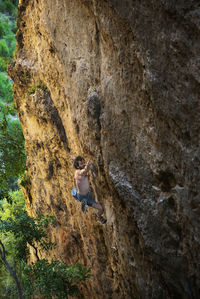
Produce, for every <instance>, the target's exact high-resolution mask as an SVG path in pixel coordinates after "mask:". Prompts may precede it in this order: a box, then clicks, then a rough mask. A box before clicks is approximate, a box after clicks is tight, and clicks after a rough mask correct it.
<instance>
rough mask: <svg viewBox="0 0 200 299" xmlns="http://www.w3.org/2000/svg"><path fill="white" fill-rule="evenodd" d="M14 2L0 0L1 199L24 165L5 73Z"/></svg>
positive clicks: (10, 51)
mask: <svg viewBox="0 0 200 299" xmlns="http://www.w3.org/2000/svg"><path fill="white" fill-rule="evenodd" d="M17 4H18V1H17V0H4V1H2V0H0V182H1V185H0V199H2V198H3V197H4V196H8V190H9V188H11V187H13V186H14V188H15V187H16V183H15V184H14V185H13V184H11V183H10V182H13V181H14V182H16V178H17V177H18V176H19V175H21V174H22V173H23V172H24V169H25V151H24V138H23V134H22V130H21V126H20V123H19V120H18V119H17V113H16V110H15V108H14V104H13V96H12V81H11V80H10V79H9V78H8V76H7V74H6V70H7V64H8V63H9V62H10V60H11V59H12V57H13V52H14V50H15V46H16V40H15V36H14V33H15V32H16V11H17Z"/></svg>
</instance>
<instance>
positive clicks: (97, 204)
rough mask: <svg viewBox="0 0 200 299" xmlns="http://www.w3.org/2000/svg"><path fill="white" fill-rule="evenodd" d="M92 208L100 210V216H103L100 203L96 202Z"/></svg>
mask: <svg viewBox="0 0 200 299" xmlns="http://www.w3.org/2000/svg"><path fill="white" fill-rule="evenodd" d="M92 207H93V208H95V209H96V210H98V216H101V215H102V214H103V207H102V205H101V204H100V203H97V202H95V203H93V205H92Z"/></svg>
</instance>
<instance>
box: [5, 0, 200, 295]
mask: <svg viewBox="0 0 200 299" xmlns="http://www.w3.org/2000/svg"><path fill="white" fill-rule="evenodd" d="M199 18H200V7H199V1H184V0H182V1H181V0H180V1H176V3H174V1H164V0H159V1H155V0H151V1H150V0H146V1H131V0H127V1H120V0H108V1H103V0H102V1H97V0H93V1H92V0H82V1H81V0H73V1H61V0H60V1H53V0H48V1H44V0H29V1H28V0H21V1H20V5H19V19H18V26H19V29H18V33H17V39H18V46H19V51H18V53H17V54H16V61H15V63H14V64H13V65H11V66H10V69H9V71H10V74H11V76H12V78H13V80H14V98H15V102H16V106H17V108H18V111H19V115H20V120H21V123H22V126H23V130H24V136H25V140H26V151H27V154H28V161H27V167H28V172H29V174H30V176H31V185H30V186H29V187H28V189H27V192H26V196H27V206H28V209H29V212H30V214H32V215H34V214H37V213H41V212H42V213H51V214H53V215H55V216H56V217H57V225H55V227H53V228H52V229H51V231H50V232H49V236H50V238H51V239H52V240H55V241H56V242H57V244H58V247H57V249H56V250H55V251H54V252H52V253H51V257H56V258H61V259H63V260H65V261H66V262H68V263H71V262H76V261H80V262H83V263H85V264H86V265H87V266H88V267H91V268H92V274H93V277H92V278H91V279H90V281H88V283H87V287H83V294H84V297H85V298H142V299H143V298H156V299H157V298H198V296H199V293H200V289H199V286H200V269H199V265H200V256H199V249H200V225H199V216H200V208H199V195H200V184H199V152H200V150H199V114H200V113H199V112H200V111H199V110H200V107H199V93H200V87H199V84H200V72H199V66H200V59H199V53H200V40H199V36H200V22H199ZM33 86H35V88H34V89H33V88H32V92H31V91H30V88H31V87H33ZM77 154H81V155H84V156H85V157H86V158H90V159H91V160H92V161H93V162H94V163H95V167H96V171H97V179H96V188H97V192H96V199H97V200H98V201H99V202H101V203H102V205H103V206H104V209H105V214H106V217H107V219H108V223H107V224H106V225H105V226H102V225H101V224H99V223H98V222H97V219H96V214H95V211H93V210H92V209H89V210H88V214H87V215H83V214H82V213H81V209H80V206H79V204H78V203H77V202H75V201H74V200H73V198H72V196H71V189H72V187H73V167H72V165H73V158H74V157H75V156H76V155H77ZM93 186H94V184H93ZM41 255H42V253H41ZM49 258H50V257H49Z"/></svg>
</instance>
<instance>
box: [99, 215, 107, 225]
mask: <svg viewBox="0 0 200 299" xmlns="http://www.w3.org/2000/svg"><path fill="white" fill-rule="evenodd" d="M98 219H99V221H100V222H101V223H102V224H106V222H107V219H105V218H103V216H99V217H98Z"/></svg>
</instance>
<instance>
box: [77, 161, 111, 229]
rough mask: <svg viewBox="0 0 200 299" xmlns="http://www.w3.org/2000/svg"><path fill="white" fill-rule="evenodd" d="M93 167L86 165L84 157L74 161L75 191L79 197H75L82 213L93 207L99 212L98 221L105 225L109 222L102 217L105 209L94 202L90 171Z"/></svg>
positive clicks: (88, 163)
mask: <svg viewBox="0 0 200 299" xmlns="http://www.w3.org/2000/svg"><path fill="white" fill-rule="evenodd" d="M92 167H93V164H92V163H91V162H90V161H88V162H87V163H86V164H85V160H84V158H83V157H81V156H78V157H76V158H75V160H74V168H75V169H76V170H75V174H74V181H75V187H76V188H75V189H73V190H76V191H77V194H76V195H77V197H75V196H74V194H73V191H72V194H73V196H74V197H75V198H76V199H78V200H79V201H80V202H81V207H82V211H83V212H85V209H86V206H89V207H92V208H94V209H97V210H98V219H99V221H100V222H101V223H103V224H105V223H106V222H107V220H106V219H105V218H104V217H103V216H102V214H103V207H102V205H101V204H100V203H97V202H95V201H94V199H93V196H92V192H91V188H90V181H89V171H90V169H91V168H92Z"/></svg>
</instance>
